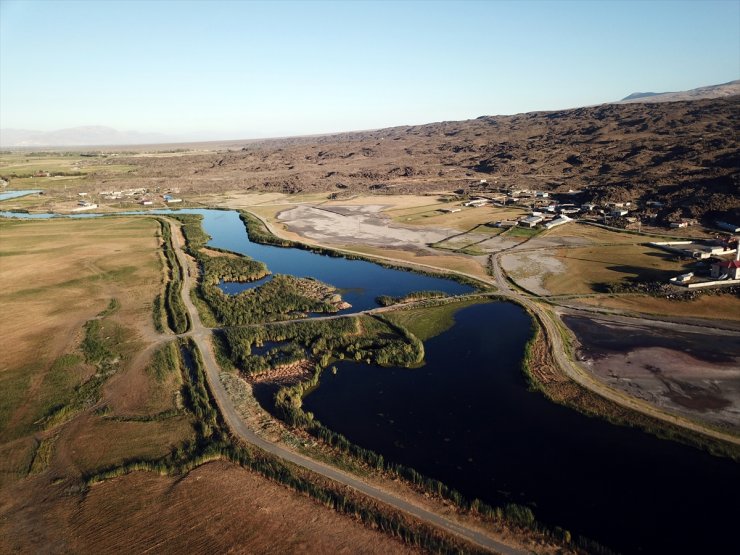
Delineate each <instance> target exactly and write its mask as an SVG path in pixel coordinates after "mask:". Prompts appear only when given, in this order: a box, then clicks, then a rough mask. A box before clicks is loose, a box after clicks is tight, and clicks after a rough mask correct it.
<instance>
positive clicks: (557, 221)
mask: <svg viewBox="0 0 740 555" xmlns="http://www.w3.org/2000/svg"><path fill="white" fill-rule="evenodd" d="M572 221H573V219H572V218H569V217H568V216H560V217H559V218H555V219H554V220H552V221H551V222H547V223H546V224H545V229H552V228H553V227H557V226H559V225H563V224H567V223H568V222H572Z"/></svg>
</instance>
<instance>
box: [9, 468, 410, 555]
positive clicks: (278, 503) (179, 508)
mask: <svg viewBox="0 0 740 555" xmlns="http://www.w3.org/2000/svg"><path fill="white" fill-rule="evenodd" d="M29 486H30V488H31V492H30V493H31V495H30V496H29V495H28V494H27V493H24V494H20V492H19V491H17V488H11V489H9V490H7V489H6V490H5V491H4V492H3V493H0V516H1V518H0V536H2V537H3V538H4V543H5V547H6V548H8V550H9V551H11V552H16V551H20V552H39V551H45V550H46V549H48V548H49V546H56V547H59V548H62V549H63V550H64V551H67V552H76V553H119V552H121V553H122V552H126V553H143V552H146V551H158V552H163V551H164V552H170V553H180V552H188V553H225V552H229V553H327V552H331V553H377V554H386V553H414V552H415V551H413V550H411V549H409V548H407V547H406V546H404V545H403V544H401V543H399V542H397V541H395V540H393V539H391V538H389V537H387V536H385V535H384V534H381V533H378V532H374V531H372V530H369V529H367V528H365V527H364V526H363V525H362V524H360V523H357V522H355V521H353V520H351V519H349V518H346V517H342V516H340V515H337V514H336V513H335V512H334V511H332V510H330V509H327V508H325V507H323V506H321V505H319V504H317V503H315V502H314V501H312V500H310V499H308V498H306V497H304V496H301V495H299V494H297V493H294V492H291V491H289V490H287V489H285V488H283V487H281V486H279V485H277V484H274V483H272V482H270V481H268V480H266V479H264V478H262V477H260V476H257V475H255V474H253V473H251V472H248V471H246V470H244V469H242V468H239V467H237V466H235V465H232V464H229V463H225V462H213V463H209V464H207V465H204V466H201V467H199V468H197V469H195V470H194V471H192V472H191V473H190V474H188V475H187V476H185V477H183V478H169V477H162V476H157V475H154V474H150V473H144V472H135V473H133V474H129V475H126V476H122V477H119V478H115V479H112V480H109V481H106V482H103V483H101V484H97V485H95V486H93V487H92V489H91V490H90V491H89V492H88V493H87V494H85V495H81V494H74V495H69V494H65V493H64V491H63V488H62V487H61V485H58V486H51V487H47V486H46V485H45V484H43V483H42V481H41V480H40V479H35V480H33V482H32V484H29ZM27 487H28V486H27ZM42 489H46V490H47V492H46V494H45V495H44V496H43V497H44V499H45V502H44V503H37V502H31V501H30V499H35V498H37V496H38V495H40V494H41V490H42ZM225 500H228V502H225Z"/></svg>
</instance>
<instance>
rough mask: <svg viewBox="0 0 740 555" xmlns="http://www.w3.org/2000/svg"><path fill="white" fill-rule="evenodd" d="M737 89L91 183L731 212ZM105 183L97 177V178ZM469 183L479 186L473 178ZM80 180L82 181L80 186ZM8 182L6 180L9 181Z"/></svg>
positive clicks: (666, 213) (158, 159)
mask: <svg viewBox="0 0 740 555" xmlns="http://www.w3.org/2000/svg"><path fill="white" fill-rule="evenodd" d="M739 103H740V97H738V96H735V97H731V98H727V99H711V100H696V101H688V102H671V103H663V104H646V103H636V104H622V105H616V104H611V105H601V106H593V107H586V108H577V109H572V110H562V111H557V112H531V113H526V114H517V115H512V116H485V117H480V118H477V119H474V120H467V121H457V122H442V123H433V124H428V125H419V126H405V127H394V128H389V129H380V130H375V131H362V132H352V133H343V134H337V135H327V136H320V137H298V138H288V139H276V140H265V141H244V142H241V143H240V142H231V143H229V144H222V145H218V144H216V145H210V146H208V148H220V149H222V150H226V149H227V148H228V149H229V150H228V151H225V152H224V151H222V152H215V153H214V152H209V153H202V152H201V153H193V154H184V155H179V156H167V157H163V156H155V155H151V154H143V155H136V156H118V157H110V158H108V159H107V160H101V165H102V167H103V168H105V167H107V166H110V167H112V168H113V167H118V166H120V165H122V164H123V165H125V166H126V167H128V166H132V167H133V168H134V170H133V172H132V173H130V174H127V173H112V174H111V173H106V172H104V171H101V172H100V175H96V174H95V173H93V174H91V175H89V176H88V178H87V179H86V187H88V186H89V187H90V189H91V190H92V191H95V190H98V191H99V190H104V189H108V190H110V189H123V188H126V187H127V186H131V185H130V184H131V183H132V180H135V181H136V186H139V187H149V188H151V189H155V188H156V187H159V188H162V187H168V186H172V187H174V186H176V187H179V188H180V189H181V194H180V196H183V197H185V198H186V199H187V198H188V196H193V195H203V194H204V193H208V192H225V191H232V192H250V193H256V192H286V193H298V192H302V193H310V192H317V191H331V192H336V193H339V194H340V195H342V196H346V195H348V194H367V193H372V194H402V193H420V192H432V191H450V190H457V189H460V190H462V191H463V192H477V191H485V190H490V189H491V188H494V189H498V187H499V186H503V187H512V188H529V189H547V190H550V191H561V192H564V191H568V190H569V189H573V190H576V191H578V190H585V191H586V193H585V194H584V195H582V198H580V199H579V200H584V201H585V200H596V201H609V200H633V201H634V200H651V199H655V200H660V201H662V202H664V203H665V206H664V207H661V208H660V209H659V210H658V219H659V220H660V221H668V220H675V219H677V218H679V217H681V216H691V217H702V216H707V218H708V219H712V218H714V217H717V216H721V217H723V218H729V219H731V220H735V219H740V197H738V195H737V183H738V182H737V179H738V171H737V168H738V167H740V161H738V142H737V134H736V133H735V132H734V131H735V129H737V114H738V104H739ZM104 179H105V183H103V180H104ZM481 179H486V180H487V181H488V184H483V185H481V184H480V183H479V182H480V180H481ZM88 184H89V185H88ZM11 185H12V182H11Z"/></svg>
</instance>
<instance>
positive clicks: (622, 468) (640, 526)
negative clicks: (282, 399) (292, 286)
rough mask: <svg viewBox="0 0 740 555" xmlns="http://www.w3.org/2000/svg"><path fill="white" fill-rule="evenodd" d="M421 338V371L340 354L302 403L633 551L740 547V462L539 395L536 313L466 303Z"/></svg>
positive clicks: (494, 498)
mask: <svg viewBox="0 0 740 555" xmlns="http://www.w3.org/2000/svg"><path fill="white" fill-rule="evenodd" d="M455 320H456V323H455V325H454V327H452V328H451V329H449V330H447V331H445V332H443V333H442V334H440V335H438V336H437V337H433V338H431V339H429V340H427V341H426V342H425V343H424V348H425V351H426V358H427V363H426V365H425V366H423V367H422V368H419V369H414V370H410V369H405V368H383V367H379V366H374V365H366V364H358V363H354V362H349V361H340V362H338V363H336V364H335V366H336V367H337V370H338V371H337V373H336V375H334V374H332V372H326V371H325V372H324V373H323V374H322V376H321V382H320V384H319V387H318V388H316V389H315V390H314V391H313V392H311V393H310V394H309V395H308V396H307V397H306V398H305V400H304V410H306V411H311V412H313V413H314V415H315V416H316V417H317V418H318V419H319V420H320V421H321V422H322V423H323V424H325V425H326V426H327V427H329V428H331V429H333V430H335V431H337V432H339V433H341V434H343V435H345V436H346V437H347V438H348V439H349V440H351V441H353V442H354V443H357V444H358V445H361V446H363V447H366V448H369V449H372V450H374V451H376V452H378V453H382V454H383V456H384V457H385V458H386V459H387V460H389V461H393V462H397V463H402V464H404V465H406V466H410V467H412V468H415V469H416V470H418V471H419V472H421V473H422V474H424V475H427V476H430V477H433V478H437V479H439V480H441V481H442V482H444V483H446V484H447V485H449V486H451V487H454V488H456V489H458V490H459V491H460V492H462V493H463V494H464V495H466V496H467V497H469V498H473V497H479V498H481V499H483V500H485V501H488V502H489V503H491V504H494V505H497V504H505V503H508V502H514V503H520V504H525V505H528V506H530V507H531V508H532V509H533V511H534V512H535V515H536V516H537V518H538V519H540V520H542V521H544V522H546V523H548V524H551V525H559V526H563V527H564V528H567V529H569V530H571V531H572V532H577V533H580V534H583V535H586V536H588V537H591V538H593V539H595V540H598V541H600V542H602V543H603V544H605V545H607V546H610V547H612V548H615V549H618V550H620V551H624V552H630V553H699V552H703V553H708V552H712V551H713V552H729V551H731V550H733V549H734V547H736V542H735V539H734V537H733V534H734V533H733V532H732V531H733V530H734V528H735V525H736V523H737V516H738V515H737V502H738V500H740V480H739V479H738V478H740V473H739V472H738V471H739V470H740V468H739V467H738V465H737V464H736V463H734V462H732V461H730V460H727V459H719V458H716V457H713V456H711V455H709V454H707V453H704V452H702V451H699V450H697V449H694V448H691V447H686V446H682V445H679V444H677V443H673V442H669V441H664V440H660V439H658V438H656V437H653V436H651V435H648V434H646V433H643V432H641V431H639V430H636V429H632V428H625V427H620V426H614V425H611V424H609V423H608V422H606V421H604V420H601V419H598V418H589V417H587V416H584V415H582V414H580V413H578V412H576V411H574V410H570V409H568V408H566V407H563V406H560V405H556V404H554V403H552V402H550V401H548V400H547V399H546V398H545V397H544V396H543V395H541V394H539V393H536V392H531V391H529V390H528V388H527V383H526V381H525V378H524V376H523V374H522V372H521V369H520V364H521V360H522V356H523V352H524V345H525V343H526V342H527V340H528V339H529V337H530V333H531V332H530V318H529V316H528V314H527V313H526V312H525V311H524V310H523V309H522V308H520V307H519V306H518V305H514V304H512V303H505V302H491V303H486V304H478V305H473V306H471V307H468V308H463V309H462V310H460V311H459V312H458V313H457V314H456V315H455Z"/></svg>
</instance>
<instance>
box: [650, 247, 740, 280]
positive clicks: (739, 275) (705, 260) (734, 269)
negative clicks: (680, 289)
mask: <svg viewBox="0 0 740 555" xmlns="http://www.w3.org/2000/svg"><path fill="white" fill-rule="evenodd" d="M649 244H650V245H651V246H655V247H658V248H660V249H663V250H667V251H671V252H676V253H678V254H680V255H682V256H686V257H691V258H694V259H696V260H697V261H700V262H701V263H702V264H703V269H701V268H700V269H699V270H697V271H696V272H687V273H685V274H681V275H678V276H676V277H672V278H671V279H670V283H672V284H673V285H681V286H684V287H688V288H697V287H712V286H721V285H735V284H740V249H738V241H737V239H731V240H724V241H723V240H718V241H715V242H713V243H696V242H693V241H673V242H668V243H649ZM697 274H699V275H697Z"/></svg>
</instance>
